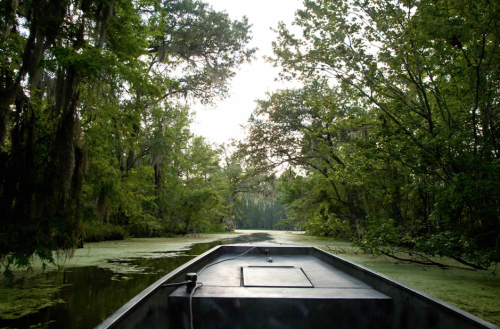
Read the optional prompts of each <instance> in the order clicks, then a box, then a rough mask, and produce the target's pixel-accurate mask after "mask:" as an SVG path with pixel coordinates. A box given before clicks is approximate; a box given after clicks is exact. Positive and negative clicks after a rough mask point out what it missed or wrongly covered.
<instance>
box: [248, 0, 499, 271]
mask: <svg viewBox="0 0 500 329" xmlns="http://www.w3.org/2000/svg"><path fill="white" fill-rule="evenodd" d="M304 4H305V8H304V9H303V10H299V11H298V12H297V17H296V21H295V24H296V25H297V26H299V27H300V28H302V30H303V34H302V37H301V38H298V37H296V36H295V35H292V34H291V33H290V32H289V31H288V29H287V27H286V26H284V25H283V24H281V25H280V26H279V28H278V31H277V32H278V39H277V41H276V42H275V43H274V44H273V47H274V53H275V57H274V58H271V59H270V61H272V62H274V63H275V64H277V65H281V66H282V68H283V71H282V74H281V75H282V77H283V78H285V79H293V78H299V79H301V80H302V81H303V82H304V87H303V88H301V89H297V90H284V91H278V92H276V93H274V94H272V95H268V99H267V100H264V101H260V102H259V103H258V108H257V109H256V111H255V114H254V116H253V117H252V118H251V120H250V122H249V126H248V131H249V137H248V139H247V142H246V143H245V144H244V145H242V149H247V151H246V153H244V154H246V155H247V156H251V157H254V161H253V165H254V166H255V167H256V168H260V169H261V170H268V169H269V168H271V169H274V170H276V169H277V168H280V167H279V166H280V165H282V164H290V165H292V166H293V167H294V168H296V170H297V172H300V173H301V175H303V176H305V177H303V178H298V177H294V178H293V180H292V182H291V183H290V184H289V185H288V186H286V185H285V186H284V188H285V195H286V198H285V199H284V200H283V202H284V203H285V205H287V211H288V215H289V216H296V217H298V216H299V215H300V214H301V212H302V213H303V214H304V217H305V218H304V219H303V223H306V225H308V228H309V229H310V231H311V232H313V233H315V234H318V235H330V234H333V235H342V236H345V235H346V234H347V236H348V237H349V238H350V239H352V240H353V241H356V243H357V244H359V245H360V246H362V247H363V248H364V249H365V250H367V251H370V252H374V253H379V252H383V253H386V254H389V255H394V254H395V253H397V252H399V251H409V250H412V251H413V252H420V253H421V255H441V256H448V257H451V258H454V259H456V260H458V261H460V262H462V263H463V264H465V265H467V266H471V267H473V268H486V267H488V265H489V264H491V263H495V262H498V261H499V259H500V249H499V244H498V241H499V238H500V203H499V200H500V198H499V197H500V185H499V184H498V183H497V182H498V181H499V178H500V176H499V175H500V171H499V168H498V159H499V156H500V144H499V137H500V135H499V132H500V130H499V128H498V124H497V123H498V121H499V120H500V117H499V116H500V112H499V111H498V106H497V104H498V100H499V99H500V95H499V90H500V89H499V88H498V87H499V86H498V81H500V80H499V79H498V77H499V73H500V71H499V66H498V65H497V63H498V62H499V59H500V57H499V56H500V52H499V51H498V49H499V47H498V46H499V44H498V40H499V36H500V28H499V27H500V24H498V22H499V17H500V16H499V15H498V14H499V13H500V7H499V4H498V3H496V2H495V3H493V2H490V1H479V2H471V1H466V0H464V1H458V2H457V1H453V2H452V1H440V2H432V1H425V0H422V1H414V2H411V3H408V2H404V1H393V2H386V1H369V2H367V1H357V0H352V1H350V0H329V1H314V0H306V1H304ZM318 81H319V82H318ZM294 180H295V181H297V186H294ZM300 181H302V182H300ZM299 182H300V183H299Z"/></svg>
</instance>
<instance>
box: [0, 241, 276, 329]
mask: <svg viewBox="0 0 500 329" xmlns="http://www.w3.org/2000/svg"><path fill="white" fill-rule="evenodd" d="M269 239H270V236H269V234H267V233H253V234H251V235H242V236H239V237H236V238H232V239H225V240H219V241H213V242H209V243H198V244H194V245H192V246H191V247H190V249H189V250H185V251H175V252H172V251H169V252H165V254H166V255H165V257H161V258H133V259H125V260H110V262H125V263H126V264H128V265H130V266H134V267H139V268H141V269H143V270H142V271H140V272H134V273H126V274H117V273H115V272H113V271H111V270H108V269H102V268H99V267H97V266H86V267H75V268H70V269H68V270H64V271H51V272H47V273H43V274H41V275H39V276H37V277H35V278H32V279H30V280H37V284H39V285H50V286H54V287H57V286H63V288H62V289H61V290H59V291H58V292H57V293H55V294H54V296H53V297H54V299H56V300H59V302H58V303H57V304H56V305H54V306H50V307H46V308H44V309H42V310H41V311H40V312H38V313H34V314H29V315H26V316H24V317H21V318H19V319H15V320H5V319H0V328H50V329H63V328H64V329H67V328H79V329H80V328H81V329H89V328H94V327H95V326H96V325H98V324H99V323H101V322H102V321H103V320H104V319H106V318H107V317H108V316H109V315H111V314H112V313H113V312H114V311H116V310H117V309H118V308H120V307H121V306H122V305H123V304H125V303H126V302H127V301H129V300H130V299H131V298H132V297H134V296H135V295H137V294H138V293H139V292H141V291H142V290H144V289H145V288H147V287H148V286H149V285H151V284H152V283H154V282H155V281H156V280H158V279H159V278H161V277H162V276H164V275H165V274H167V273H169V272H171V271H172V270H174V269H175V268H177V267H179V266H181V265H182V264H184V263H186V262H187V261H189V260H190V259H192V258H193V257H196V256H198V255H200V254H202V253H204V252H205V251H207V250H209V249H211V248H213V247H215V246H218V245H221V244H236V243H249V242H259V241H266V240H269ZM159 253H161V252H159ZM17 284H18V285H19V284H21V285H22V284H23V282H18V283H17Z"/></svg>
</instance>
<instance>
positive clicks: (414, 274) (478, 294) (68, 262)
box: [0, 230, 500, 325]
mask: <svg viewBox="0 0 500 329" xmlns="http://www.w3.org/2000/svg"><path fill="white" fill-rule="evenodd" d="M263 232H265V233H267V234H270V236H271V239H272V241H273V242H274V243H280V244H296V245H307V246H313V247H318V248H321V249H324V250H326V251H328V252H331V253H333V254H335V255H338V256H340V257H342V258H345V259H348V260H350V261H353V262H356V263H358V264H360V265H362V266H365V267H367V268H369V269H372V270H374V271H377V272H380V273H382V274H384V275H387V276H389V277H391V278H393V279H395V280H398V281H400V282H402V283H404V284H407V285H410V286H412V287H414V288H416V289H419V290H421V291H423V292H425V293H427V294H429V295H432V296H434V297H437V298H439V299H442V300H444V301H445V302H447V303H449V304H451V305H453V306H456V307H459V308H460V309H463V310H465V311H467V312H469V313H471V314H474V315H476V316H478V317H480V318H482V319H485V320H486V321H489V322H491V323H493V324H495V325H500V306H499V305H498V296H500V277H499V276H498V275H497V271H496V268H494V267H492V268H490V269H489V270H488V271H473V270H470V269H460V268H455V267H453V268H448V269H442V268H439V267H436V266H422V265H418V264H409V263H404V262H401V261H397V260H394V259H390V258H388V257H385V256H382V255H379V256H373V255H368V254H365V253H363V252H362V251H360V250H359V249H358V248H356V247H352V246H351V245H350V243H349V242H346V241H338V240H334V239H330V238H320V237H315V236H309V235H305V234H304V233H303V232H298V231H270V230H266V231H260V230H236V231H235V232H232V233H211V234H206V233H204V234H196V235H189V236H184V237H172V238H131V239H126V240H120V241H104V242H92V243H86V244H85V248H83V249H77V250H75V253H74V255H73V257H71V258H64V257H60V258H56V264H54V265H49V266H48V267H47V268H46V269H45V272H49V271H57V270H59V271H60V270H63V269H66V270H67V269H70V268H72V267H81V266H98V267H101V268H105V269H109V270H111V271H113V272H114V273H117V274H120V275H126V274H127V273H134V272H136V273H137V272H140V271H143V270H144V269H143V268H140V267H139V268H138V267H134V266H130V264H128V263H127V262H125V260H127V259H133V258H161V257H165V255H166V254H167V252H168V255H169V256H170V257H174V256H176V255H177V254H178V253H175V251H178V252H179V253H180V252H182V251H185V250H189V248H190V246H191V245H193V244H196V243H206V242H213V241H217V240H222V239H230V238H234V237H237V236H240V235H242V234H246V235H248V234H252V233H263ZM109 260H122V261H118V262H109ZM440 261H441V262H444V263H445V264H449V265H451V266H459V264H457V263H455V261H453V260H449V259H440ZM45 272H44V271H43V268H42V265H41V263H40V262H38V261H34V262H33V266H32V269H31V270H30V271H29V272H27V271H26V270H15V271H14V275H15V283H14V286H12V287H7V286H6V285H5V282H3V281H0V282H1V284H0V301H1V302H0V318H3V319H15V318H20V317H22V316H25V315H27V314H30V313H33V312H37V311H38V310H40V309H42V308H44V307H48V306H52V305H54V304H56V303H62V302H63V301H61V300H58V299H57V298H55V297H54V296H57V292H58V291H59V290H60V289H62V288H63V286H52V285H50V284H47V283H44V284H41V283H40V282H39V281H38V280H37V279H36V278H37V276H38V277H39V276H40V274H42V273H45ZM27 278H30V280H26V279H27Z"/></svg>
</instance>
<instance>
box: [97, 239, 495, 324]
mask: <svg viewBox="0 0 500 329" xmlns="http://www.w3.org/2000/svg"><path fill="white" fill-rule="evenodd" d="M252 247H255V245H246V246H245V245H229V246H228V245H226V246H218V247H215V248H213V249H212V250H210V251H208V252H206V253H204V254H203V255H200V256H198V257H196V258H195V259H193V260H191V261H189V262H188V263H186V264H184V265H183V266H181V267H179V268H178V269H176V270H174V271H173V272H171V273H169V274H167V275H166V276H164V277H163V278H162V279H160V280H158V281H157V282H156V283H154V284H153V285H151V286H150V287H148V288H147V289H146V290H144V291H143V292H142V293H140V294H139V295H137V296H136V297H135V298H133V299H132V300H131V301H129V302H128V303H127V304H126V305H124V306H123V307H122V308H120V309H119V310H118V311H117V312H115V314H113V315H112V316H110V317H109V318H108V319H106V320H105V321H104V322H103V323H102V324H101V325H100V326H98V328H99V329H105V328H106V329H108V328H120V329H125V328H127V329H128V328H176V329H177V328H179V329H182V328H190V315H189V308H190V294H189V293H188V292H187V290H186V287H185V286H182V287H178V288H177V287H166V286H164V284H165V283H168V284H171V283H175V282H183V281H184V280H185V276H186V274H187V273H189V272H198V273H199V274H198V283H199V282H202V283H203V286H202V287H200V288H198V289H197V290H195V293H194V294H193V297H192V304H191V306H192V309H193V323H194V328H195V329H212V328H231V329H246V328H295V329H306V328H315V329H317V328H338V329H341V328H342V329H343V328H350V329H356V328H392V329H419V328H429V329H433V328H435V329H438V328H439V329H440V328H453V329H472V328H478V329H479V328H483V329H484V328H489V329H493V328H496V329H498V327H496V326H494V325H492V324H490V323H488V322H486V321H484V320H482V319H479V318H477V317H475V316H473V315H471V314H469V313H467V312H464V311H462V310H460V309H458V308H455V307H453V306H451V305H449V304H447V303H445V302H443V301H441V300H439V299H437V298H434V297H432V296H429V295H426V294H425V293H423V292H420V291H418V290H416V289H414V288H412V287H409V286H406V285H404V284H402V283H399V282H397V281H395V280H393V279H391V278H389V277H386V276H384V275H381V274H379V273H376V272H374V271H372V270H369V269H367V268H364V267H362V266H359V265H357V264H355V263H353V262H350V261H347V260H345V259H342V258H340V257H337V256H335V255H332V254H329V253H327V252H325V251H323V250H320V249H317V248H312V247H300V246H277V245H275V244H274V245H273V244H271V245H266V246H263V245H259V247H257V248H254V249H252V250H251V251H250V252H248V253H247V254H245V255H243V256H241V257H238V258H235V259H231V258H233V257H235V256H237V255H241V254H242V253H245V252H247V251H248V250H249V249H250V248H252ZM263 249H268V250H269V251H270V255H266V254H265V253H264V252H263ZM268 257H271V258H272V262H269V261H267V258H268ZM226 259H231V260H228V261H224V262H221V263H217V262H220V261H223V260H226ZM210 264H215V265H213V266H210V267H207V265H210Z"/></svg>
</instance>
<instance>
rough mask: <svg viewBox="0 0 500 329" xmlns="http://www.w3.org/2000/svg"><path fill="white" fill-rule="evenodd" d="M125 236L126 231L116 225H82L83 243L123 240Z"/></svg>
mask: <svg viewBox="0 0 500 329" xmlns="http://www.w3.org/2000/svg"><path fill="white" fill-rule="evenodd" d="M127 236H128V234H127V231H126V230H125V229H124V228H123V227H121V226H118V225H113V224H107V223H101V222H96V221H93V222H84V223H83V240H84V241H85V242H99V241H106V240H123V239H125V238H126V237H127Z"/></svg>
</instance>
